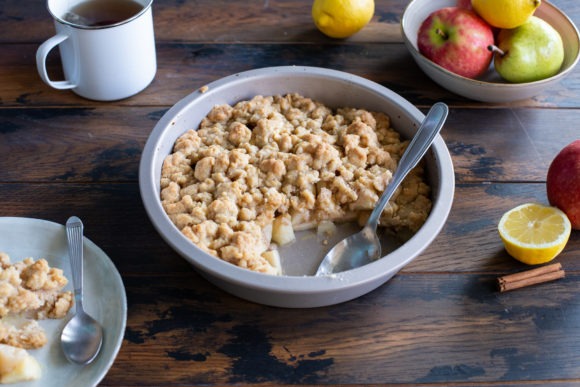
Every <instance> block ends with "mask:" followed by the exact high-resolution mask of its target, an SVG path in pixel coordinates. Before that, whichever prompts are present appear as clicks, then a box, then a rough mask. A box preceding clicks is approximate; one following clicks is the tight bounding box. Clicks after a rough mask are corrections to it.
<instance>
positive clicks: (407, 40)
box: [401, 0, 580, 89]
mask: <svg viewBox="0 0 580 387" xmlns="http://www.w3.org/2000/svg"><path fill="white" fill-rule="evenodd" d="M419 1H421V0H411V1H410V2H409V4H407V6H406V7H405V10H404V11H403V17H402V18H401V33H402V35H403V39H404V43H405V45H406V46H407V48H408V49H409V50H413V52H414V54H415V55H417V56H419V57H421V58H422V59H424V60H425V61H426V62H428V63H429V65H431V67H432V69H434V70H437V71H439V72H441V73H443V74H444V75H446V76H449V77H453V78H456V79H460V80H462V81H464V82H466V83H472V84H479V85H482V86H485V87H493V88H498V89H519V88H528V87H534V86H538V87H539V86H541V85H543V84H545V83H552V82H555V81H557V80H559V79H560V78H564V77H565V76H567V75H568V74H569V73H570V72H571V71H572V70H573V69H574V67H575V66H576V65H577V64H578V61H579V60H580V49H579V50H578V53H576V57H575V58H574V59H573V60H572V61H571V62H570V65H569V66H568V67H567V68H565V69H564V70H562V71H559V72H558V73H557V74H555V75H553V76H551V77H549V78H545V79H540V80H537V81H533V82H525V83H509V82H505V83H499V82H487V81H484V80H481V79H474V78H467V77H464V76H462V75H459V74H455V73H453V72H451V71H449V70H447V69H446V68H444V67H441V66H439V65H438V64H437V63H435V62H433V61H432V60H430V59H428V58H427V57H426V56H424V55H423V54H421V52H419V50H418V49H417V47H415V45H414V44H413V43H412V42H413V40H412V39H411V38H410V37H409V35H408V32H407V28H406V27H405V26H406V25H407V24H408V23H407V20H408V19H409V16H408V13H407V10H408V9H409V8H410V7H412V6H413V5H414V3H417V2H419ZM542 5H543V6H545V7H547V8H551V9H552V11H555V12H557V13H558V14H559V15H560V16H561V17H562V18H563V19H564V20H565V21H566V23H568V24H569V26H570V27H571V28H572V29H573V30H574V31H575V35H576V40H577V42H578V46H580V32H579V31H578V28H577V27H576V25H575V24H574V22H573V21H572V20H571V19H570V18H569V17H568V15H566V14H565V13H564V12H563V11H562V10H561V9H559V8H558V7H557V6H555V5H554V4H552V3H551V2H549V1H547V0H542V3H541V5H540V6H542Z"/></svg>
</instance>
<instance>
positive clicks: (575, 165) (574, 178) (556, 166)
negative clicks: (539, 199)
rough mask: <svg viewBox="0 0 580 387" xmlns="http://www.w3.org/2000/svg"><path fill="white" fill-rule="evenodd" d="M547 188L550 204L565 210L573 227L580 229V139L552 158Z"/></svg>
mask: <svg viewBox="0 0 580 387" xmlns="http://www.w3.org/2000/svg"><path fill="white" fill-rule="evenodd" d="M546 189H547V191H548V200H549V201H550V204H551V205H553V206H555V207H558V208H559V209H561V210H562V211H564V213H565V214H566V215H567V216H568V219H570V223H572V228H574V229H576V230H580V140H576V141H574V142H572V143H571V144H568V145H566V146H565V147H564V148H563V149H562V150H561V151H560V153H558V154H557V155H556V157H555V158H554V160H552V163H551V164H550V168H549V169H548V177H547V179H546Z"/></svg>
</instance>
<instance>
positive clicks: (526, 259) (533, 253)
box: [497, 203, 572, 265]
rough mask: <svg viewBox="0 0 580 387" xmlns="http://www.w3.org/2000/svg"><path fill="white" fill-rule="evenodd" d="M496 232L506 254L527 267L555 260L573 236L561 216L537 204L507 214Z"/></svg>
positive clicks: (551, 208)
mask: <svg viewBox="0 0 580 387" xmlns="http://www.w3.org/2000/svg"><path fill="white" fill-rule="evenodd" d="M497 229H498V231H499V235H500V237H501V239H502V241H503V244H504V246H505V249H506V250H507V252H508V254H509V255H511V256H512V257H514V258H515V259H517V260H518V261H521V262H523V263H526V264H528V265H538V264H541V263H546V262H549V261H551V260H552V259H554V258H555V257H556V256H557V255H558V254H560V253H561V252H562V250H564V247H565V246H566V243H567V242H568V238H569V237H570V233H571V232H572V226H571V224H570V220H569V219H568V217H567V216H566V214H565V213H564V212H562V211H560V210H559V209H558V208H556V207H551V206H544V205H541V204H537V203H526V204H522V205H520V206H517V207H515V208H513V209H511V210H509V211H508V212H506V213H505V214H503V216H502V217H501V219H500V221H499V224H498V226H497Z"/></svg>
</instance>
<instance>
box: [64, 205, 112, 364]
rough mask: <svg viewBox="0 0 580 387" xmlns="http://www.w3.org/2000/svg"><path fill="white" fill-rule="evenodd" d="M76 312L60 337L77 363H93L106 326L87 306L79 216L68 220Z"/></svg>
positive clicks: (71, 359)
mask: <svg viewBox="0 0 580 387" xmlns="http://www.w3.org/2000/svg"><path fill="white" fill-rule="evenodd" d="M66 238H67V241H68V253H69V256H70V261H71V267H72V279H73V285H74V293H75V308H76V313H75V315H74V316H73V318H72V319H70V321H69V322H68V323H67V324H66V325H65V327H64V329H63V331H62V335H61V337H60V341H61V345H62V350H63V351H64V355H65V356H66V358H67V359H68V360H69V361H71V362H73V363H77V364H88V363H90V362H92V361H93V360H94V359H95V357H97V354H98V353H99V351H100V349H101V345H102V343H103V327H102V326H101V324H99V323H98V322H97V321H96V320H95V319H94V318H92V317H91V316H89V315H88V314H86V313H85V310H84V309H83V223H82V222H81V220H80V219H79V218H77V217H76V216H72V217H70V218H69V219H68V220H67V222H66Z"/></svg>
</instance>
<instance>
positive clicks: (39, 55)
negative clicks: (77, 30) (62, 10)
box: [36, 34, 77, 90]
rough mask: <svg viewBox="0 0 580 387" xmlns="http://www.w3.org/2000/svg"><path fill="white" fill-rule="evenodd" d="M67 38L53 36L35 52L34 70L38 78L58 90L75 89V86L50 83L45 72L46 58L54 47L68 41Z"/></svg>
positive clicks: (66, 36)
mask: <svg viewBox="0 0 580 387" xmlns="http://www.w3.org/2000/svg"><path fill="white" fill-rule="evenodd" d="M68 37H69V36H68V35H64V34H58V35H55V36H53V37H52V38H50V39H48V40H47V41H46V42H44V43H42V44H41V45H40V47H38V50H37V51H36V68H37V69H38V74H40V78H42V80H43V81H44V82H45V83H46V84H47V85H49V86H51V87H54V88H55V89H59V90H65V89H72V88H75V87H77V85H75V84H74V83H72V82H70V81H51V80H50V78H49V77H48V73H47V71H46V57H47V56H48V53H49V52H50V51H51V50H52V49H53V48H54V47H56V46H58V45H59V44H61V43H62V42H64V41H65V40H66V39H68Z"/></svg>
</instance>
